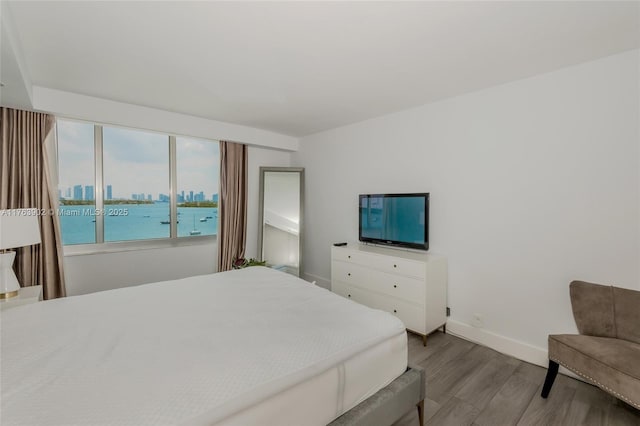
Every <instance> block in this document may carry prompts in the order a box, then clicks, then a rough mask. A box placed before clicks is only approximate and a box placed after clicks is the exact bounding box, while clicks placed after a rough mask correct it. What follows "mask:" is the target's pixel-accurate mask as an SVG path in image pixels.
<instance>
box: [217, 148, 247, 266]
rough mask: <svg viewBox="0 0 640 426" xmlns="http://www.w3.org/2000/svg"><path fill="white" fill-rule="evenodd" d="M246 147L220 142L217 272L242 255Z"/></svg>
mask: <svg viewBox="0 0 640 426" xmlns="http://www.w3.org/2000/svg"><path fill="white" fill-rule="evenodd" d="M247 151H248V149H247V146H246V145H244V144H240V143H234V142H226V141H220V196H219V197H218V217H219V220H218V271H219V272H222V271H228V270H230V269H231V268H232V266H233V261H234V259H240V258H244V253H245V247H246V245H245V244H246V239H247Z"/></svg>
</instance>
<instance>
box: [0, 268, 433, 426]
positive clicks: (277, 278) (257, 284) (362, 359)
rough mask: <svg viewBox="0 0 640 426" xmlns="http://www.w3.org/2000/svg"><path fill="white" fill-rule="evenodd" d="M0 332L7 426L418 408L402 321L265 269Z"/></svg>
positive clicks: (151, 288) (9, 319)
mask: <svg viewBox="0 0 640 426" xmlns="http://www.w3.org/2000/svg"><path fill="white" fill-rule="evenodd" d="M1 319H2V323H1V328H2V330H1V337H2V342H1V343H2V347H1V360H2V366H1V373H2V374H1V376H0V380H1V392H2V393H1V412H0V423H1V424H2V425H4V426H7V425H28V424H38V425H66V426H71V425H85V424H92V425H137V426H142V425H159V424H160V425H164V424H167V425H169V424H171V425H173V424H182V425H220V426H226V425H253V424H256V425H257V424H259V425H271V424H273V425H326V424H328V423H330V422H332V421H333V422H334V423H335V424H367V421H366V420H363V419H366V418H367V416H369V418H370V417H371V416H372V415H374V416H375V417H379V418H381V417H380V416H377V415H375V413H376V412H379V413H388V412H389V411H390V410H392V408H390V407H397V406H399V405H398V400H397V399H398V398H401V401H400V402H401V404H400V406H402V407H403V408H402V409H405V408H406V407H407V406H408V407H410V406H411V404H414V406H415V404H416V402H419V401H418V400H419V399H420V398H423V395H422V396H420V395H417V396H416V392H418V393H423V389H420V390H419V391H416V390H415V389H417V388H418V386H420V387H422V386H423V385H422V384H420V385H416V384H415V383H416V380H418V381H419V380H420V379H419V378H418V379H416V378H415V371H413V374H414V376H411V375H410V373H412V370H408V371H407V341H406V332H405V328H404V325H403V324H402V323H401V322H400V321H399V320H397V319H396V318H395V317H393V316H391V315H389V314H387V313H384V312H382V311H377V310H372V309H370V308H367V307H365V306H362V305H358V304H356V303H353V302H351V301H349V300H346V299H344V298H342V297H339V296H336V295H334V294H332V293H331V292H329V291H327V290H324V289H322V288H319V287H317V286H315V285H312V284H309V283H307V282H305V281H303V280H301V279H298V278H296V277H293V276H291V275H288V274H285V273H282V272H279V271H275V270H272V269H269V268H264V267H252V268H246V269H243V270H236V271H229V272H223V273H218V274H211V275H203V276H196V277H191V278H187V279H182V280H175V281H166V282H160V283H153V284H148V285H142V286H137V287H128V288H123V289H118V290H112V291H106V292H100V293H93V294H88V295H83V296H76V297H69V298H65V299H57V300H52V301H47V302H43V303H34V304H30V305H26V306H21V307H18V308H14V309H10V310H7V311H5V312H2V318H1ZM410 379H411V382H412V383H413V384H412V386H413V387H412V388H411V389H414V390H411V391H410V392H409V391H408V390H407V389H408V387H407V386H405V385H403V383H404V381H407V380H410ZM394 386H396V387H398V386H400V387H399V388H398V389H396V390H394V389H395V388H394ZM390 389H391V390H390ZM402 392H404V393H407V392H409V393H410V394H411V395H410V396H403V395H402ZM391 394H393V395H396V394H397V395H400V396H397V397H396V398H395V400H394V399H389V395H391ZM385 395H386V397H387V400H389V401H387V402H386V403H385V402H384V401H383V400H384V396H385ZM416 398H417V399H416ZM385 404H386V405H385ZM396 411H397V408H396ZM391 421H392V420H391ZM363 422H364V423H363Z"/></svg>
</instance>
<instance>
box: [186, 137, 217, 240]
mask: <svg viewBox="0 0 640 426" xmlns="http://www.w3.org/2000/svg"><path fill="white" fill-rule="evenodd" d="M219 157H220V152H219V149H218V144H212V143H211V142H208V141H201V140H195V139H189V138H183V137H177V138H176V160H177V165H178V167H177V178H178V179H177V184H178V186H177V187H178V194H177V201H178V219H179V222H178V236H179V237H184V236H188V235H215V234H217V230H218V179H219V177H218V176H219V172H218V169H219V166H218V165H219V164H220V158H219Z"/></svg>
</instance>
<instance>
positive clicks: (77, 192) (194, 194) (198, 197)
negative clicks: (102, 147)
mask: <svg viewBox="0 0 640 426" xmlns="http://www.w3.org/2000/svg"><path fill="white" fill-rule="evenodd" d="M72 194H73V196H72ZM58 198H59V199H61V200H62V199H65V200H83V201H91V200H95V191H94V186H93V185H84V186H83V185H73V186H72V187H71V186H70V187H67V188H66V190H65V191H64V192H63V190H62V188H60V189H58ZM104 199H105V200H147V201H160V202H168V201H169V200H170V196H169V194H164V193H159V194H157V197H154V195H153V194H150V193H146V192H134V193H132V194H130V196H129V197H113V185H106V188H105V191H104ZM177 201H178V202H179V203H183V202H191V201H218V193H217V192H216V193H213V194H211V198H208V197H207V196H206V195H205V192H204V191H194V190H181V191H178V193H177Z"/></svg>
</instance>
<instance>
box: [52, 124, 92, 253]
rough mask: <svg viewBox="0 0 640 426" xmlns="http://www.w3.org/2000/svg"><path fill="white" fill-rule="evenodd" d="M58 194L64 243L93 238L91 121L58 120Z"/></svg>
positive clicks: (76, 242) (78, 242) (85, 242)
mask: <svg viewBox="0 0 640 426" xmlns="http://www.w3.org/2000/svg"><path fill="white" fill-rule="evenodd" d="M57 127H58V140H59V142H58V170H59V173H58V180H59V186H58V198H59V199H60V224H61V226H62V229H63V230H64V232H63V233H62V242H63V244H90V243H95V242H96V226H95V211H96V201H95V191H94V188H95V186H94V185H95V169H94V165H95V159H94V157H93V140H94V134H93V125H92V124H87V123H77V122H73V121H58V123H57Z"/></svg>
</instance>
